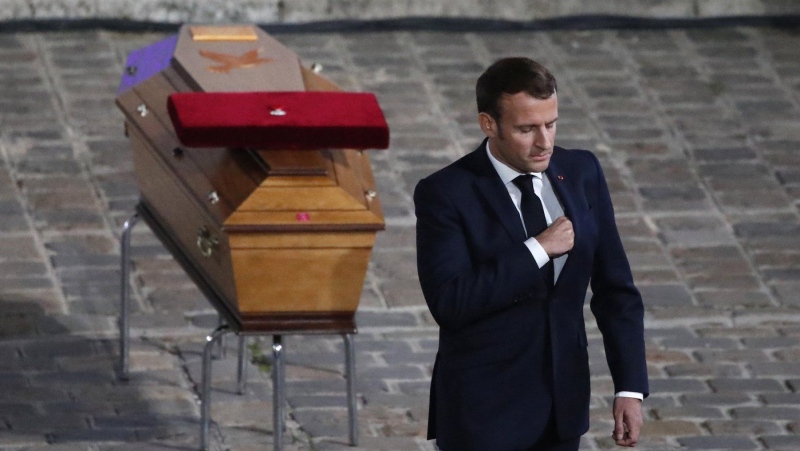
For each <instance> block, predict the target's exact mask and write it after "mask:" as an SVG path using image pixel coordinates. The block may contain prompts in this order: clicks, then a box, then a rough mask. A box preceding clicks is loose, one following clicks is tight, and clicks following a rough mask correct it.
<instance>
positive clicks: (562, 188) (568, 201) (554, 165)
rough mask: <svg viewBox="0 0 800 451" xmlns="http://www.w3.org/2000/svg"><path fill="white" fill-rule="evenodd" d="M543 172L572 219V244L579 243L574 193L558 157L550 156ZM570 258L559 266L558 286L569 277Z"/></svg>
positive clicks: (568, 216) (565, 213)
mask: <svg viewBox="0 0 800 451" xmlns="http://www.w3.org/2000/svg"><path fill="white" fill-rule="evenodd" d="M557 153H558V150H557V149H556V151H555V152H554V153H553V157H555V155H556V154H557ZM545 174H547V178H548V179H549V180H550V185H551V186H552V187H553V191H554V192H555V194H556V197H558V199H559V200H560V201H561V206H562V207H563V208H564V215H565V216H566V217H567V219H569V220H570V221H572V230H573V231H574V232H575V242H574V246H577V245H578V244H579V239H580V237H581V236H582V235H581V232H582V231H581V230H580V224H581V221H580V219H581V218H579V217H578V216H577V215H578V214H579V211H578V209H577V208H576V206H575V194H574V193H573V192H572V191H573V188H572V186H571V185H570V184H569V183H568V182H567V180H565V178H564V172H563V171H562V170H561V166H560V164H559V162H558V158H551V160H550V165H549V166H548V168H547V169H546V170H545ZM553 219H555V218H553ZM571 260H572V259H570V258H569V256H568V255H567V259H566V261H565V262H564V266H563V268H561V273H560V275H559V277H558V280H556V287H558V285H559V282H561V281H562V280H565V279H569V277H564V276H565V274H566V272H567V271H568V270H569V268H570V267H571V266H572V265H570V261H571Z"/></svg>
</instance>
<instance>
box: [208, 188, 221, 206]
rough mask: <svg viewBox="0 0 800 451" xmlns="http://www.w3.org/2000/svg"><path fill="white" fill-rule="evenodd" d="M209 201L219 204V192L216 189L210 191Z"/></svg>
mask: <svg viewBox="0 0 800 451" xmlns="http://www.w3.org/2000/svg"><path fill="white" fill-rule="evenodd" d="M208 201H209V202H211V205H217V204H218V203H219V194H217V192H216V191H211V192H210V193H208Z"/></svg>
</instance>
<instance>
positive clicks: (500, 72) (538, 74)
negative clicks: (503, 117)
mask: <svg viewBox="0 0 800 451" xmlns="http://www.w3.org/2000/svg"><path fill="white" fill-rule="evenodd" d="M556 89H557V86H556V79H555V77H553V74H551V73H550V71H549V70H547V68H546V67H544V66H542V65H541V64H539V63H537V62H536V61H534V60H532V59H530V58H524V57H514V58H503V59H500V60H497V61H496V62H495V63H494V64H492V65H491V66H489V68H488V69H486V71H485V72H484V73H483V74H482V75H481V76H480V77H479V78H478V83H477V84H476V85H475V96H476V97H477V100H478V112H479V113H487V114H488V115H490V116H492V117H493V118H494V119H495V120H500V98H501V97H502V96H503V95H504V94H505V95H513V94H517V93H519V92H523V91H524V92H526V93H527V94H528V95H530V96H531V97H534V98H537V99H549V98H550V96H552V95H553V94H555V93H556Z"/></svg>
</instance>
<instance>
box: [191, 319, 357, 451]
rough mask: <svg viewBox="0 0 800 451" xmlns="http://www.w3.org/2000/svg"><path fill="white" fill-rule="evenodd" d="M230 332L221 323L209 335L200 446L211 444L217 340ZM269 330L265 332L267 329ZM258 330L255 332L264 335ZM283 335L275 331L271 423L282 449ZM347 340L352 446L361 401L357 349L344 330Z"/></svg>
mask: <svg viewBox="0 0 800 451" xmlns="http://www.w3.org/2000/svg"><path fill="white" fill-rule="evenodd" d="M229 333H234V331H232V330H231V329H230V328H229V327H228V326H226V325H222V326H219V327H217V328H216V329H214V332H212V333H211V335H209V336H208V337H206V345H205V347H204V348H203V380H202V393H201V396H202V399H201V401H202V414H201V417H200V447H201V449H202V450H206V449H207V447H208V431H209V424H210V422H211V415H210V412H211V362H212V353H213V348H214V347H215V344H216V342H217V341H219V339H221V338H222V337H224V336H225V335H227V334H229ZM265 334H266V333H265ZM265 334H258V333H255V334H253V335H265ZM282 338H283V336H282V335H272V359H273V361H272V427H273V449H274V450H275V451H281V450H282V449H283V442H284V440H283V433H284V429H285V421H284V420H285V415H284V411H283V406H284V405H285V404H286V388H285V384H284V382H285V380H286V376H285V369H284V357H283V354H284V352H283V340H282ZM342 338H344V343H345V378H346V382H347V415H348V423H349V436H350V437H349V438H350V446H358V405H357V401H356V381H355V369H356V362H355V352H354V350H353V335H352V334H342ZM244 350H245V336H244V335H241V334H240V335H239V366H238V372H237V373H238V374H237V390H238V392H239V394H243V393H244V389H245V384H246V380H245V378H246V374H247V373H246V370H245V365H246V359H244Z"/></svg>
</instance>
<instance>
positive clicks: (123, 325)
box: [119, 213, 139, 381]
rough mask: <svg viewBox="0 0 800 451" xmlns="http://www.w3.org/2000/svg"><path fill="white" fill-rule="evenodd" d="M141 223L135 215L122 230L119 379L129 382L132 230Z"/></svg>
mask: <svg viewBox="0 0 800 451" xmlns="http://www.w3.org/2000/svg"><path fill="white" fill-rule="evenodd" d="M137 222H139V214H138V213H134V214H133V215H132V216H131V217H130V218H128V220H127V221H125V225H124V226H123V228H122V237H121V238H120V245H121V248H122V255H121V257H120V272H121V273H122V278H121V279H122V280H121V283H120V314H119V379H120V380H123V381H127V380H128V379H129V377H130V375H129V371H130V367H129V363H130V359H129V354H130V329H131V328H130V293H131V285H130V284H131V281H130V275H131V260H130V252H131V229H133V226H135V225H136V223H137Z"/></svg>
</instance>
